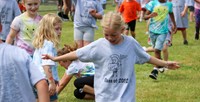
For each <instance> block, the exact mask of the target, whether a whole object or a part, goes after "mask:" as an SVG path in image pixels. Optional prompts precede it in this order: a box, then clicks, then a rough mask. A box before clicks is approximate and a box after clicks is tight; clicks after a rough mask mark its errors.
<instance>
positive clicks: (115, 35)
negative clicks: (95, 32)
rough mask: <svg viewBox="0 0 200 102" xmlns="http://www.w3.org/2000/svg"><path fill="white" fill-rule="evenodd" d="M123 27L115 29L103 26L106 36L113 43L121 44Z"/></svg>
mask: <svg viewBox="0 0 200 102" xmlns="http://www.w3.org/2000/svg"><path fill="white" fill-rule="evenodd" d="M122 32H123V29H117V30H113V29H110V28H107V27H104V28H103V34H104V37H105V38H106V39H107V40H108V41H109V42H110V43H111V44H113V45H116V44H119V43H120V42H121V41H122V36H121V34H122Z"/></svg>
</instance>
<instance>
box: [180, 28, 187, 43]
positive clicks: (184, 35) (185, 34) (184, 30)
mask: <svg viewBox="0 0 200 102" xmlns="http://www.w3.org/2000/svg"><path fill="white" fill-rule="evenodd" d="M181 33H182V36H183V40H184V41H183V44H184V45H188V41H187V32H186V28H184V29H183V30H181Z"/></svg>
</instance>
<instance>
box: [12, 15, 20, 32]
mask: <svg viewBox="0 0 200 102" xmlns="http://www.w3.org/2000/svg"><path fill="white" fill-rule="evenodd" d="M20 25H22V21H21V19H20V17H19V16H17V17H15V18H14V20H13V21H12V23H11V25H10V27H11V28H12V29H14V30H16V31H19V29H20Z"/></svg>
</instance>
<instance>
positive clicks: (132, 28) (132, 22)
mask: <svg viewBox="0 0 200 102" xmlns="http://www.w3.org/2000/svg"><path fill="white" fill-rule="evenodd" d="M128 25H129V27H130V30H131V36H132V37H133V38H135V36H136V34H135V26H136V20H133V21H131V22H129V23H128Z"/></svg>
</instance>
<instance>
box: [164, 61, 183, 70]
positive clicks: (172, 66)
mask: <svg viewBox="0 0 200 102" xmlns="http://www.w3.org/2000/svg"><path fill="white" fill-rule="evenodd" d="M165 67H166V68H168V69H172V70H175V69H178V68H180V66H179V63H178V62H174V61H167V66H165Z"/></svg>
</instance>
